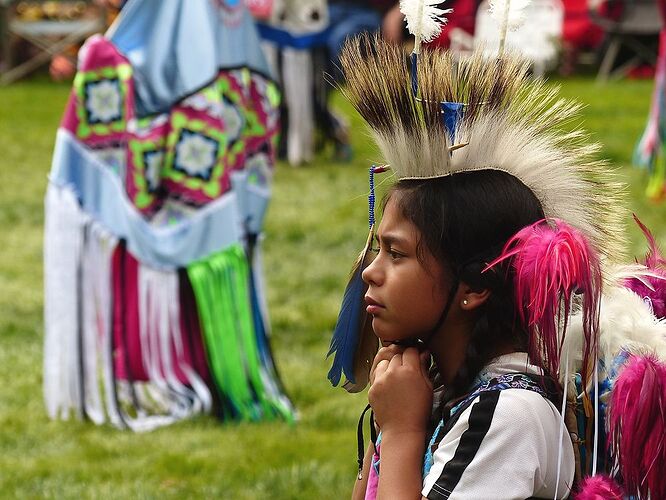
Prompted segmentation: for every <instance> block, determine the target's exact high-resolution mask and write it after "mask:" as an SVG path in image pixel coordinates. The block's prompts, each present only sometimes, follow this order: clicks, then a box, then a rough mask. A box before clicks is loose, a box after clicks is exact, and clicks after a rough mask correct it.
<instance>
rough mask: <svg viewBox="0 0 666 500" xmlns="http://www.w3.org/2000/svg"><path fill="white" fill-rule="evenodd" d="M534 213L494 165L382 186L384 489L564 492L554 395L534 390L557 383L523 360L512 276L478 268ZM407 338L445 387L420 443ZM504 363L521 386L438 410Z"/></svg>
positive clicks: (441, 493) (377, 368) (564, 440)
mask: <svg viewBox="0 0 666 500" xmlns="http://www.w3.org/2000/svg"><path fill="white" fill-rule="evenodd" d="M467 200H478V201H477V202H476V203H469V202H468V201H467ZM488 214H493V215H492V217H490V216H489V215H488ZM543 218H544V213H543V209H542V208H541V205H540V203H539V201H538V200H537V199H536V197H535V196H534V195H533V194H532V193H531V192H530V191H529V189H527V188H526V187H525V186H524V185H523V184H522V183H520V181H518V180H517V179H515V178H514V177H511V176H510V175H508V174H506V173H504V172H501V171H492V172H483V173H482V172H470V173H461V174H457V175H455V176H450V177H443V178H439V179H435V180H404V181H400V182H399V183H398V184H397V186H396V187H395V188H394V189H393V190H392V192H391V193H390V194H389V197H388V201H387V203H386V207H385V210H384V216H383V218H382V221H381V224H380V226H379V229H378V232H377V240H378V243H379V252H378V254H377V257H376V258H375V260H374V261H373V263H372V264H371V265H370V266H369V267H367V268H366V269H365V271H364V272H363V279H364V281H365V282H366V283H367V284H368V291H367V294H366V296H365V297H366V302H367V304H368V308H367V310H368V312H369V313H370V314H372V316H373V319H372V326H373V330H374V332H375V334H376V335H377V336H378V337H379V338H380V339H381V340H382V342H383V343H386V344H390V345H388V346H387V347H384V348H382V349H381V350H380V352H379V353H378V354H377V356H376V358H375V362H374V366H373V370H374V373H373V375H372V379H373V380H372V386H371V388H370V392H369V395H368V397H369V401H370V404H371V405H372V409H373V412H374V417H375V422H376V424H377V426H378V427H379V428H380V429H381V474H380V476H379V490H378V493H379V496H380V497H381V496H382V494H384V495H386V494H387V493H390V496H391V498H414V497H416V496H417V495H418V493H419V491H422V494H423V496H426V497H428V498H449V497H451V498H528V497H531V496H536V497H543V498H553V495H554V494H555V490H556V488H557V489H558V490H559V492H560V494H562V495H563V496H566V494H567V493H568V491H569V487H570V486H571V484H572V479H573V473H574V457H573V448H572V444H571V441H570V438H569V436H568V433H566V432H562V430H561V429H560V416H559V410H558V409H557V407H556V406H555V403H556V402H557V401H558V399H559V401H561V394H558V393H556V392H555V391H553V392H552V393H549V392H547V390H545V389H542V387H544V386H555V384H554V381H553V380H552V379H549V378H547V377H546V376H545V375H544V371H543V370H542V369H541V368H539V367H538V366H535V365H533V364H531V363H530V362H529V361H528V356H527V353H526V352H527V332H526V331H525V329H523V328H521V326H520V322H519V319H518V317H517V316H516V314H515V306H514V303H513V302H514V301H513V293H512V289H513V286H512V283H511V279H510V277H505V276H504V275H503V274H502V273H481V271H482V270H483V268H484V263H485V262H491V261H492V260H493V259H494V258H495V257H497V255H498V254H499V250H501V247H502V246H503V244H504V243H505V242H507V241H508V240H509V238H510V237H511V236H513V234H514V233H516V232H518V231H519V230H520V229H521V228H523V227H525V226H527V225H530V224H532V223H534V222H537V221H540V220H542V219H543ZM471 256H473V257H471ZM415 338H418V339H419V340H421V341H422V342H423V343H424V345H425V347H426V349H427V350H428V351H429V353H430V354H431V355H432V358H433V360H434V366H435V368H436V370H437V375H438V377H437V379H436V382H435V383H436V384H442V386H443V387H445V388H446V391H445V393H444V394H441V393H438V394H437V395H436V396H435V398H436V399H437V400H438V401H436V411H435V412H434V413H435V415H434V420H439V421H437V422H434V424H436V425H438V427H437V431H438V432H437V436H434V437H435V439H434V440H432V439H430V440H431V441H432V443H430V444H428V443H427V442H428V440H429V438H431V437H432V436H431V435H432V433H433V429H432V428H429V427H431V426H429V422H430V417H431V409H432V403H433V383H432V382H431V380H430V378H429V375H428V364H427V363H429V360H430V357H429V356H426V355H425V354H427V351H425V352H424V353H419V352H418V351H417V349H416V348H414V347H409V348H407V349H405V348H403V347H400V346H399V344H400V343H401V342H404V341H409V340H411V339H415ZM396 342H397V343H398V345H396ZM513 373H521V374H525V375H526V376H525V377H524V378H521V379H517V380H518V381H520V382H522V383H523V384H524V385H525V388H510V389H506V390H503V391H501V392H499V391H498V392H486V393H483V394H479V395H477V396H475V397H474V398H473V399H472V400H471V401H466V402H465V403H464V404H463V405H462V406H460V407H459V408H457V410H456V411H455V413H453V414H451V415H445V413H450V411H451V408H453V407H454V406H456V405H457V404H458V403H460V402H461V401H464V400H465V399H466V397H467V395H468V394H469V393H470V392H473V391H474V390H475V389H476V388H477V387H478V386H479V385H481V384H483V383H486V382H488V381H489V380H491V379H493V378H496V377H500V376H502V375H507V374H513ZM445 417H446V418H445ZM454 418H455V419H456V420H455V421H452V419H454ZM440 421H441V423H440ZM560 447H562V450H563V451H562V457H561V461H560V462H558V450H559V449H560ZM430 448H435V451H434V454H432V458H431V459H430V460H426V467H428V468H429V470H427V471H426V475H425V478H423V477H422V473H423V457H424V455H426V451H429V449H430ZM369 450H370V451H373V447H372V446H370V447H369ZM558 465H559V467H560V471H559V481H558ZM366 467H370V463H369V462H367V463H366ZM368 472H369V470H368V469H367V468H366V470H364V472H363V477H364V478H367V477H368ZM358 483H359V484H358V485H357V490H361V491H363V490H364V487H363V484H362V483H361V482H360V481H359V482H358ZM358 494H359V493H358V492H356V493H355V495H358ZM358 498H362V496H360V497H358Z"/></svg>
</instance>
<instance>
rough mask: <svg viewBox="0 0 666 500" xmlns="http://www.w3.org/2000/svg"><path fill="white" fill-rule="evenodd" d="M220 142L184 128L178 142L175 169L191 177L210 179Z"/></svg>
mask: <svg viewBox="0 0 666 500" xmlns="http://www.w3.org/2000/svg"><path fill="white" fill-rule="evenodd" d="M219 149H220V144H219V143H218V142H217V141H216V140H214V139H212V138H210V137H208V136H205V135H203V134H200V133H198V132H194V131H192V130H188V129H183V130H181V131H180V137H179V138H178V142H177V143H176V152H175V159H174V162H173V168H174V170H178V171H180V172H183V173H185V174H187V175H189V176H191V177H198V178H200V179H203V180H205V181H208V180H210V176H211V172H212V171H213V169H214V168H215V164H216V163H217V154H218V151H219Z"/></svg>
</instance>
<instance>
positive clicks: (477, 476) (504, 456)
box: [422, 353, 575, 500]
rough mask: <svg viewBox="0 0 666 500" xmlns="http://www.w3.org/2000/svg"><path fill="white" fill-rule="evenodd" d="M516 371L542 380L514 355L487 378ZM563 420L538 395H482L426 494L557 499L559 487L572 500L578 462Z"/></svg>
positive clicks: (440, 454)
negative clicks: (571, 493)
mask: <svg viewBox="0 0 666 500" xmlns="http://www.w3.org/2000/svg"><path fill="white" fill-rule="evenodd" d="M509 373H528V374H537V375H539V374H541V370H540V369H539V368H538V367H536V366H534V365H530V364H528V362H527V355H526V354H525V353H513V354H508V355H505V356H500V357H499V358H496V359H495V360H493V361H492V362H491V363H490V364H489V365H487V366H486V367H485V369H484V370H483V371H482V373H481V376H482V377H484V378H492V377H495V376H499V375H504V374H509ZM561 421H562V419H561V417H560V412H559V410H558V409H557V408H556V407H555V406H554V405H553V403H551V402H550V401H548V400H547V399H546V398H544V397H543V396H541V395H540V394H539V393H537V392H534V391H530V390H527V389H513V388H510V389H504V390H502V391H489V392H485V393H481V394H480V395H478V396H477V397H476V398H475V399H474V401H473V402H472V404H471V405H470V406H468V407H467V408H466V409H465V410H463V412H462V413H461V414H460V417H459V419H458V421H457V422H456V423H455V424H454V425H453V427H452V428H451V429H450V431H449V432H447V433H446V435H445V436H444V437H443V438H442V440H441V441H440V443H439V446H438V448H437V450H436V451H435V452H434V455H433V465H432V467H431V469H430V471H429V472H428V474H427V476H426V477H425V478H424V481H423V490H422V494H423V496H425V497H427V498H429V499H433V500H435V499H437V500H439V499H451V500H454V499H475V500H479V499H487V500H500V499H520V500H524V499H526V498H529V497H538V498H555V490H556V485H557V498H566V497H567V496H568V495H569V492H570V488H571V485H572V483H573V478H574V469H575V461H574V454H573V445H572V443H571V439H570V437H569V433H568V431H567V429H566V427H564V426H563V425H562V424H561ZM560 429H561V430H560ZM558 454H561V456H560V460H559V462H558ZM558 463H559V464H560V471H559V482H558V479H557V478H558Z"/></svg>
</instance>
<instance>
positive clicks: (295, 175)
mask: <svg viewBox="0 0 666 500" xmlns="http://www.w3.org/2000/svg"><path fill="white" fill-rule="evenodd" d="M562 90H563V94H564V95H566V96H569V97H576V98H578V99H579V100H581V101H583V102H584V103H586V104H587V105H588V106H587V108H586V109H585V113H584V115H585V116H584V124H585V126H586V127H587V128H588V129H589V130H590V131H591V132H592V134H593V137H594V138H595V139H596V140H599V141H601V142H603V143H604V145H605V148H604V152H603V154H604V156H606V157H608V158H610V159H611V160H612V161H613V162H614V163H615V164H616V165H618V166H619V168H620V171H621V173H622V175H623V176H624V178H625V180H626V181H627V183H628V184H629V189H628V195H629V196H630V198H631V202H630V203H631V207H632V210H633V211H634V212H635V213H636V214H637V215H638V216H639V217H640V218H641V219H642V220H643V221H644V222H646V223H647V224H648V225H649V226H651V227H652V228H653V230H654V231H655V233H656V235H657V237H658V239H659V241H660V242H661V244H662V245H664V246H666V205H661V206H655V205H652V204H649V203H648V202H646V201H645V200H644V198H643V189H644V185H645V178H644V175H643V173H642V172H640V171H637V170H633V169H631V168H630V167H629V166H628V165H629V161H630V157H631V152H632V149H633V146H634V144H635V142H636V140H637V138H638V137H639V135H640V133H641V132H642V129H643V126H644V124H645V119H646V116H647V110H648V106H649V99H650V93H651V90H652V83H651V82H649V81H626V82H617V83H611V84H608V85H605V86H597V85H595V84H594V83H593V82H592V81H590V80H584V79H581V80H567V81H563V82H562ZM67 94H68V87H67V86H65V85H57V84H52V83H50V82H46V81H41V80H36V81H29V82H25V83H21V84H17V85H14V86H11V87H5V88H0V381H1V382H2V384H1V385H0V496H6V497H19V498H25V497H27V498H34V497H54V498H72V497H80V498H87V497H102V498H106V497H119V498H120V497H140V498H158V497H160V498H162V497H184V496H192V497H218V498H232V499H236V498H276V499H291V498H343V497H348V495H349V492H350V490H351V485H352V483H353V481H354V478H355V468H356V462H355V454H356V422H357V418H358V415H359V412H360V410H361V409H362V408H363V407H364V404H365V403H364V398H365V396H364V395H354V396H352V395H348V394H346V393H345V392H344V391H342V390H341V389H333V388H331V387H330V385H329V383H328V381H327V380H326V372H327V370H328V362H327V361H326V360H325V357H324V356H325V353H326V350H327V347H328V342H329V337H330V332H331V329H332V327H333V325H334V323H335V318H336V315H337V310H338V305H339V301H340V297H341V294H342V290H343V287H344V282H345V279H346V274H347V272H348V270H349V266H350V265H351V263H352V261H353V259H354V257H355V256H356V254H357V252H358V251H359V249H360V247H361V246H362V245H363V243H364V240H365V236H366V220H367V219H366V217H367V204H366V199H365V193H366V190H367V167H368V166H369V164H370V163H372V161H373V160H375V159H377V156H376V155H375V153H374V152H373V151H374V150H373V148H372V147H371V145H370V142H369V140H368V138H367V134H366V133H365V131H364V129H363V127H362V125H361V123H360V121H359V120H358V118H357V117H354V118H353V124H354V131H355V132H354V134H353V140H354V149H355V160H354V162H353V163H352V164H350V165H343V164H336V163H332V162H331V161H329V160H328V159H327V158H325V157H324V156H322V157H321V158H319V159H318V161H316V162H315V163H314V164H313V165H311V166H308V167H303V168H291V167H289V166H286V165H278V168H277V171H276V175H275V189H274V199H273V203H272V205H271V208H270V211H269V215H268V220H267V224H266V240H265V247H264V250H265V259H264V260H265V268H266V280H267V284H268V299H269V307H270V311H271V319H272V327H273V343H274V351H275V355H276V358H277V363H278V365H279V369H280V371H281V373H282V376H283V379H284V382H285V385H286V387H287V390H288V392H289V394H290V395H291V397H292V398H293V401H294V403H295V404H296V406H297V408H298V410H299V415H300V420H299V422H298V423H297V424H296V425H293V426H289V425H286V424H279V423H267V424H254V425H249V424H242V425H238V424H226V425H220V424H219V423H218V422H217V421H215V420H214V419H213V418H208V417H205V418H204V417H202V418H198V419H196V420H193V421H189V422H186V423H181V424H179V425H175V426H173V427H169V428H166V429H162V430H158V431H156V432H152V433H149V434H131V433H129V432H121V431H117V430H115V429H113V428H111V427H95V426H94V425H92V424H88V423H81V422H78V421H69V422H51V421H49V420H48V418H47V417H46V413H45V411H44V407H43V403H42V388H41V363H42V336H43V325H42V306H43V301H42V230H43V227H42V226H43V205H42V200H43V195H44V192H45V188H46V183H47V175H48V171H49V167H50V163H51V154H52V150H53V142H54V136H55V131H56V127H57V125H58V122H59V119H60V115H61V113H62V110H63V108H64V104H65V101H66V98H67ZM337 104H338V106H339V107H342V108H344V109H345V110H346V111H347V112H348V113H349V114H350V115H351V112H350V111H349V109H348V106H346V105H345V103H344V102H342V101H341V100H339V99H338V100H337ZM627 226H628V230H629V232H630V236H631V242H632V247H631V251H632V252H633V253H642V252H644V247H645V245H644V241H643V239H642V237H641V236H640V233H639V232H638V231H637V230H636V229H635V228H634V227H633V226H631V227H630V225H629V221H628V222H627Z"/></svg>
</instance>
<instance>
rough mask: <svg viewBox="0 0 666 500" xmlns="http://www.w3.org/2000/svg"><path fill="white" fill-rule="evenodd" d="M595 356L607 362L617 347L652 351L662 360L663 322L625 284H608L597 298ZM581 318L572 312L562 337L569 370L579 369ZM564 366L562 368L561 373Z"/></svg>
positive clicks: (664, 357) (664, 351)
mask: <svg viewBox="0 0 666 500" xmlns="http://www.w3.org/2000/svg"><path fill="white" fill-rule="evenodd" d="M599 328H600V335H599V358H600V359H601V360H603V361H604V363H605V364H606V366H610V364H611V363H612V361H613V359H614V358H615V356H616V355H617V354H618V353H619V352H620V349H625V350H627V351H629V352H632V353H642V354H643V353H653V354H655V355H656V356H657V357H658V358H659V359H661V360H662V361H666V322H664V321H660V320H659V319H657V318H655V317H654V315H653V314H652V309H651V307H650V305H649V304H648V303H646V302H645V301H644V300H643V299H642V298H641V297H639V296H638V295H636V294H635V293H634V292H632V291H631V290H629V289H628V288H624V287H621V286H616V287H609V288H608V289H607V290H606V292H605V293H604V295H603V296H602V298H601V312H600V315H599ZM582 347H583V322H582V317H581V314H580V312H579V313H577V314H575V315H574V316H572V318H571V322H570V327H569V329H568V330H567V335H566V337H565V340H564V347H563V353H562V358H563V359H566V357H567V355H566V354H565V353H569V354H568V357H569V359H570V360H571V363H572V366H571V368H572V369H571V371H574V370H580V368H581V365H580V363H581V352H582ZM564 372H565V370H562V373H564Z"/></svg>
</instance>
